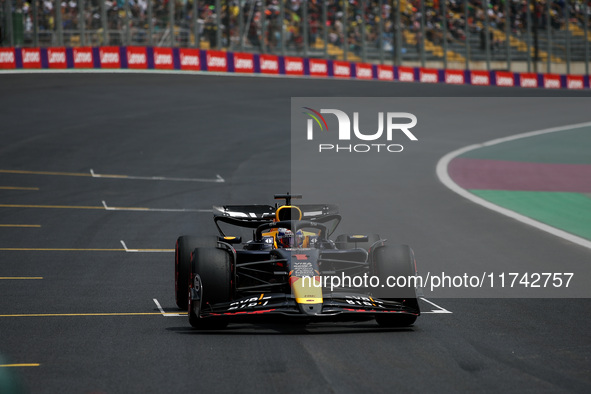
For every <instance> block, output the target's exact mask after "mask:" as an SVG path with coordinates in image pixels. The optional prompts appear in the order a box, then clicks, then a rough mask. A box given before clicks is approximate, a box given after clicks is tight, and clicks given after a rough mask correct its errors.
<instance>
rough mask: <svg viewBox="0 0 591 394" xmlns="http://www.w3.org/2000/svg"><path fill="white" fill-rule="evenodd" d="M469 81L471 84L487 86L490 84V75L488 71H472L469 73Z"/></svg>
mask: <svg viewBox="0 0 591 394" xmlns="http://www.w3.org/2000/svg"><path fill="white" fill-rule="evenodd" d="M470 83H471V84H472V85H481V86H488V85H490V75H489V73H488V71H483V72H481V73H479V72H476V71H473V72H472V73H471V75H470Z"/></svg>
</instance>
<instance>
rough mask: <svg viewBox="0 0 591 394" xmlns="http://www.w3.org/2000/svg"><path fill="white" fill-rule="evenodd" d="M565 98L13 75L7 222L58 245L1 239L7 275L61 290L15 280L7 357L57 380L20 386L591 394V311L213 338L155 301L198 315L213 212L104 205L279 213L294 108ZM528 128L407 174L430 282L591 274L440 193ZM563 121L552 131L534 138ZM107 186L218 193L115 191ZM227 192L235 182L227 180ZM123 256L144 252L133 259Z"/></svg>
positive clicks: (457, 315)
mask: <svg viewBox="0 0 591 394" xmlns="http://www.w3.org/2000/svg"><path fill="white" fill-rule="evenodd" d="M560 94H562V95H564V94H565V92H549V91H541V90H535V91H533V90H532V91H530V90H524V89H506V88H499V89H497V88H471V87H452V86H429V85H423V84H398V83H393V84H386V83H375V82H354V81H351V82H342V81H324V80H322V81H320V80H297V79H293V80H290V79H263V78H246V77H245V78H234V77H232V78H224V77H217V76H194V75H187V76H179V75H141V74H113V75H106V74H100V75H10V76H8V75H1V76H0V120H1V130H0V135H1V141H2V143H1V145H0V170H4V171H13V172H2V173H0V187H2V189H0V196H1V197H0V204H2V206H0V224H11V225H34V226H40V227H0V248H1V249H2V250H0V277H28V278H33V277H42V278H43V279H11V280H8V279H0V294H1V298H0V315H1V316H0V333H1V334H0V354H2V355H3V356H4V360H8V361H6V362H9V363H14V364H39V365H38V366H29V367H14V369H13V370H14V371H15V372H16V373H17V374H18V375H19V376H20V377H21V379H22V381H23V382H24V383H25V385H26V386H27V387H28V388H29V389H30V391H31V392H34V393H91V392H93V393H97V392H105V393H130V392H174V393H181V392H259V393H260V392H361V391H367V392H393V391H402V392H407V391H411V390H412V391H415V390H416V391H428V392H449V391H469V392H473V391H482V392H496V391H510V392H524V391H526V392H590V391H591V360H590V359H589V354H591V332H590V330H589V325H590V324H591V317H590V315H591V302H590V301H589V300H588V299H435V300H432V301H434V302H435V303H436V304H437V305H439V306H441V307H442V308H444V309H445V310H448V311H451V312H452V313H432V314H424V315H423V316H421V317H420V318H419V320H418V321H417V324H416V325H415V326H414V327H413V328H410V329H403V330H397V329H392V330H387V329H380V328H377V326H376V325H375V324H374V323H372V322H366V323H346V324H332V323H331V324H319V325H313V326H308V327H294V326H289V325H288V326H286V325H280V324H273V325H261V326H258V325H249V324H239V325H234V326H230V327H229V328H228V329H227V330H225V331H213V332H199V331H194V330H192V329H191V328H190V326H189V324H188V321H187V318H186V317H184V316H163V315H162V314H160V311H159V309H158V308H157V306H156V304H155V302H154V299H156V300H158V302H159V304H160V305H161V306H162V308H163V310H164V311H165V312H170V313H172V314H177V313H178V312H179V311H178V310H177V309H176V307H175V305H174V297H173V286H174V282H173V256H174V255H173V253H170V252H169V251H167V250H166V249H172V248H173V245H174V241H175V239H176V237H177V236H178V235H181V234H185V233H189V234H197V235H199V234H207V233H211V232H212V231H213V229H214V228H213V225H212V223H211V220H210V215H211V214H210V213H208V212H199V211H185V212H183V211H158V210H107V209H105V208H104V205H103V204H102V201H105V202H106V204H107V206H108V207H124V208H137V207H144V208H153V209H169V210H183V209H195V210H199V209H205V210H207V209H209V208H210V207H211V205H212V204H214V203H220V202H225V203H270V202H271V201H270V196H271V195H272V194H273V193H277V192H284V191H286V190H288V189H289V187H290V179H289V176H288V175H286V174H289V155H290V149H289V148H290V147H289V135H288V134H289V131H288V124H289V116H290V97H292V96H327V95H329V96H400V97H404V96H417V97H420V96H443V97H444V96H487V97H491V96H499V97H502V96H518V95H525V96H533V95H560ZM570 94H571V95H575V93H570ZM577 94H578V95H583V96H585V95H586V96H587V97H588V93H587V92H584V93H577ZM575 107H576V106H575ZM569 108H573V105H572V103H570V102H569V101H568V99H565V101H564V108H561V110H562V111H564V112H563V113H564V114H565V117H567V118H568V120H569V121H571V123H576V122H583V121H586V120H588V111H587V112H585V111H581V110H575V109H576V108H575V109H573V110H570V109H569ZM491 110H494V109H491ZM515 112H516V115H515V119H513V120H514V122H513V126H511V127H506V128H498V127H483V128H482V130H479V131H478V132H474V130H462V129H457V130H446V133H445V134H444V136H442V135H439V136H430V137H428V138H426V140H425V144H423V145H422V147H419V145H417V147H418V148H417V149H418V151H417V154H416V155H414V156H412V157H413V158H411V159H409V160H412V162H411V164H414V165H416V167H415V168H416V169H415V171H414V172H413V173H412V174H407V175H404V174H402V173H401V174H399V175H400V176H401V177H402V178H400V179H401V180H400V182H403V183H404V184H406V185H408V187H409V188H414V189H412V190H413V193H410V192H409V193H407V194H401V195H400V198H401V199H404V201H402V202H403V203H404V204H410V206H409V209H408V212H407V213H405V214H402V215H400V217H398V218H397V220H398V223H399V225H400V228H402V229H404V231H403V230H400V234H402V235H401V237H402V238H403V239H402V241H403V242H408V243H411V244H412V245H413V247H414V249H415V251H416V252H417V257H418V258H419V260H423V261H424V262H425V264H434V263H433V262H434V261H437V260H438V259H439V260H441V259H442V258H443V259H444V260H445V261H446V262H447V263H452V262H453V260H454V259H464V260H470V259H472V260H473V261H474V262H475V264H480V265H482V266H483V267H486V266H489V267H490V265H494V264H498V265H499V266H500V267H501V268H508V267H505V266H504V264H505V263H504V261H507V260H511V261H515V260H518V259H532V260H544V261H548V263H549V264H550V262H554V263H555V264H560V262H562V261H568V262H571V263H572V264H576V265H579V266H581V267H584V266H586V265H589V264H590V263H591V251H589V250H588V249H585V248H582V247H578V246H575V245H572V244H570V243H568V242H566V241H564V240H560V239H557V238H554V237H553V236H551V235H549V234H546V233H543V232H540V231H538V230H536V229H533V228H530V227H528V226H526V225H522V224H520V223H516V222H515V221H512V220H511V219H509V218H505V217H502V216H500V215H498V214H496V213H494V212H492V211H487V210H486V209H484V208H482V207H479V206H477V205H474V204H472V203H470V202H468V201H465V200H463V199H461V198H460V197H459V196H457V195H455V194H454V193H453V192H451V191H450V190H448V189H446V188H445V187H444V186H443V185H442V184H440V183H439V181H438V180H437V178H436V176H435V165H436V163H437V160H438V159H439V158H440V157H441V156H443V155H444V154H446V153H447V152H450V151H452V150H454V149H457V148H459V147H462V146H465V145H469V144H472V143H477V142H482V141H487V140H490V139H492V138H498V137H503V136H507V135H512V134H516V133H519V132H523V131H528V130H520V124H519V122H518V119H519V116H518V115H519V109H518V108H516V109H515ZM547 112H550V111H549V110H548V111H547ZM561 122H563V123H564V119H563V118H558V117H554V118H553V117H552V116H550V114H548V115H547V116H540V118H539V119H537V120H535V121H534V122H533V123H531V122H530V123H528V126H532V125H534V126H535V125H538V126H539V128H545V127H552V126H559V125H561ZM444 137H445V138H444ZM90 169H93V171H94V172H95V174H117V175H128V176H135V177H147V178H150V177H155V176H160V177H171V178H192V179H195V178H197V179H201V180H209V181H174V180H159V179H135V178H119V177H114V178H99V177H92V176H88V175H89V174H90ZM15 170H16V171H46V172H54V173H76V174H80V175H52V174H34V173H14V171H15ZM82 174H84V175H82ZM218 174H219V175H220V176H221V177H222V178H223V179H224V182H215V180H219V178H218V177H217V175H218ZM413 204H414V205H413ZM8 205H10V206H8ZM40 206H44V207H40ZM48 206H54V207H52V208H50V207H48ZM55 206H59V208H56V207H55ZM80 207H86V208H80ZM121 240H123V241H124V242H125V246H126V247H127V248H129V249H134V250H139V251H138V252H126V251H125V249H124V247H123V245H122V244H121V242H120V241H121ZM9 248H17V249H18V248H21V250H7V249H9ZM42 248H46V249H68V250H39V249H42ZM22 249H26V250H22ZM35 249H37V250H35ZM73 249H75V250H73ZM99 249H102V250H99ZM104 249H108V250H104ZM143 249H158V250H157V251H156V250H153V251H151V252H150V251H147V250H143ZM160 249H165V250H160ZM419 263H420V261H419ZM421 306H422V307H423V309H424V311H431V310H437V309H439V308H436V307H435V306H433V305H430V304H428V303H426V302H424V301H422V304H421ZM101 313H103V314H104V315H97V314H101ZM116 313H121V315H112V314H116ZM19 314H25V315H34V314H38V315H37V316H15V315H19ZM64 314H72V315H71V316H64ZM84 314H90V315H84Z"/></svg>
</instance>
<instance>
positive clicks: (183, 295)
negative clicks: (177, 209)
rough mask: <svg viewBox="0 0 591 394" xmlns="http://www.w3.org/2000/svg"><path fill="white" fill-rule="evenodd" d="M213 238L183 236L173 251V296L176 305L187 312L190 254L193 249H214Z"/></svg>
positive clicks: (214, 240) (214, 241) (214, 242)
mask: <svg viewBox="0 0 591 394" xmlns="http://www.w3.org/2000/svg"><path fill="white" fill-rule="evenodd" d="M215 245H216V239H215V237H194V236H191V235H183V236H182V237H179V238H178V239H177V241H176V246H175V249H174V295H175V301H176V305H177V306H178V307H179V308H180V309H184V310H187V293H188V291H189V276H190V274H191V254H192V253H193V251H194V250H195V248H199V247H206V246H209V247H215Z"/></svg>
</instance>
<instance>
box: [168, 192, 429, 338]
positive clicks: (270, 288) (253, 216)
mask: <svg viewBox="0 0 591 394" xmlns="http://www.w3.org/2000/svg"><path fill="white" fill-rule="evenodd" d="M296 198H301V196H299V195H290V194H289V193H288V194H279V195H275V199H282V200H285V204H283V205H278V204H275V206H271V205H224V206H214V207H213V208H214V223H215V225H216V227H217V229H218V231H219V236H215V237H210V238H207V237H205V238H203V237H194V236H188V235H184V236H181V237H179V238H178V240H177V242H176V249H175V296H176V303H177V305H178V307H179V308H181V309H185V310H188V312H189V313H188V315H189V322H190V323H191V325H192V326H193V327H195V328H202V329H213V328H223V327H225V326H226V325H227V324H228V323H229V322H233V321H244V320H252V319H258V320H262V319H263V318H264V317H268V318H272V319H277V318H279V317H283V318H288V319H289V320H290V321H293V320H299V321H301V322H303V323H307V322H315V321H335V320H342V321H347V320H348V321H363V320H371V319H375V320H376V321H377V323H378V324H379V325H380V326H386V327H405V326H409V325H412V324H413V323H414V322H415V320H416V319H417V317H418V316H419V315H420V310H419V304H418V301H417V292H416V291H417V289H416V288H415V286H414V284H413V281H412V280H411V278H412V277H416V275H417V273H416V263H415V259H414V254H413V251H412V249H411V248H410V247H409V246H407V245H389V244H386V240H384V239H381V238H380V236H379V235H377V234H370V235H347V234H342V235H339V236H338V237H336V239H335V240H331V239H330V238H329V237H330V236H331V235H332V234H333V233H334V231H335V229H336V227H337V226H338V224H339V223H340V221H341V216H340V215H339V213H338V209H337V207H336V206H335V205H330V204H315V205H311V204H308V205H297V206H296V205H291V200H292V199H296ZM224 224H225V225H224ZM220 225H224V226H226V225H230V226H238V227H241V228H246V229H252V232H253V237H252V240H249V241H247V242H242V238H241V237H239V236H233V235H231V234H226V233H225V232H224V231H223V230H222V227H221V226H220ZM396 278H404V280H398V281H396ZM398 285H400V286H398Z"/></svg>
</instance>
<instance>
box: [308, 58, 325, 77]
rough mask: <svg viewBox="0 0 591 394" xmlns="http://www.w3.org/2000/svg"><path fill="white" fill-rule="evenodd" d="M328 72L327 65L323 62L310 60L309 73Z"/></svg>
mask: <svg viewBox="0 0 591 394" xmlns="http://www.w3.org/2000/svg"><path fill="white" fill-rule="evenodd" d="M326 73H328V66H327V65H326V63H325V62H312V61H310V74H324V75H326Z"/></svg>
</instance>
